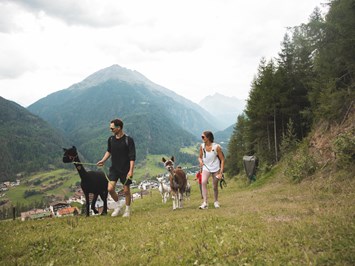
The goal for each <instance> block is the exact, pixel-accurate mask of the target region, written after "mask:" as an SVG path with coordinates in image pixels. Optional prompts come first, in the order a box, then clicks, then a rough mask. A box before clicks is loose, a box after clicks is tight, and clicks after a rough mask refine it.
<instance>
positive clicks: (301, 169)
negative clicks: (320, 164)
mask: <svg viewBox="0 0 355 266" xmlns="http://www.w3.org/2000/svg"><path fill="white" fill-rule="evenodd" d="M285 160H286V164H287V166H286V169H285V171H284V174H285V175H286V176H288V177H290V178H291V179H292V180H293V181H295V182H301V181H302V180H303V179H304V178H306V177H309V176H311V175H313V174H314V172H315V171H316V169H317V163H316V161H315V160H314V159H313V157H312V156H311V155H310V154H309V151H308V145H307V143H306V142H303V143H302V144H301V145H299V147H298V149H297V150H296V151H295V152H291V153H289V154H288V155H287V156H286V158H285Z"/></svg>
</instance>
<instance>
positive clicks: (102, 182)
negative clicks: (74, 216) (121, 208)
mask: <svg viewBox="0 0 355 266" xmlns="http://www.w3.org/2000/svg"><path fill="white" fill-rule="evenodd" d="M63 150H64V155H63V163H74V165H75V167H76V169H77V170H78V173H79V176H80V179H81V188H82V190H83V192H84V195H85V201H86V216H89V215H90V200H89V193H92V194H94V198H93V200H92V202H91V209H92V210H93V212H94V213H95V214H97V213H99V212H98V211H97V210H96V208H95V203H96V200H97V197H98V195H100V197H101V199H102V201H103V202H104V209H103V211H102V213H101V215H106V214H107V195H108V191H107V184H108V180H107V178H106V175H105V173H103V172H101V171H86V170H85V168H84V167H83V166H82V164H81V163H80V160H79V156H78V152H77V150H76V148H75V146H73V147H72V148H70V149H65V148H63Z"/></svg>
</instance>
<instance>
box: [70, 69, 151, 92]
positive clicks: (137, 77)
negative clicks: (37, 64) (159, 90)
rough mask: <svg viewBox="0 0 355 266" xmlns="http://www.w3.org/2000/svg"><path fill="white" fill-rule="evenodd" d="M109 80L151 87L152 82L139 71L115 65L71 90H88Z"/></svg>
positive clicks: (96, 73)
mask: <svg viewBox="0 0 355 266" xmlns="http://www.w3.org/2000/svg"><path fill="white" fill-rule="evenodd" d="M107 80H120V81H125V82H127V83H130V84H145V85H151V81H149V80H148V79H147V78H146V77H145V76H143V75H142V74H141V73H139V72H138V71H136V70H130V69H128V68H124V67H121V66H120V65H117V64H114V65H112V66H110V67H106V68H103V69H101V70H99V71H97V72H95V73H93V74H91V75H90V76H88V77H87V78H85V79H84V80H83V81H81V82H79V83H76V84H74V85H72V86H71V87H70V89H86V88H89V87H93V86H95V85H98V84H100V83H103V82H105V81H107Z"/></svg>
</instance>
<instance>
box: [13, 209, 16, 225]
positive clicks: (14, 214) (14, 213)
mask: <svg viewBox="0 0 355 266" xmlns="http://www.w3.org/2000/svg"><path fill="white" fill-rule="evenodd" d="M12 219H13V220H14V221H15V219H16V208H15V206H13V207H12Z"/></svg>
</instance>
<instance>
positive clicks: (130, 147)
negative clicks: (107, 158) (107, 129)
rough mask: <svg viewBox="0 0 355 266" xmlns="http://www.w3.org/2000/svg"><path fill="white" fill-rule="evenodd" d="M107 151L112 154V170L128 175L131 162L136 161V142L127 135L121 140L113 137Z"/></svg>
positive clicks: (109, 140)
mask: <svg viewBox="0 0 355 266" xmlns="http://www.w3.org/2000/svg"><path fill="white" fill-rule="evenodd" d="M126 138H127V139H126ZM107 151H108V152H109V153H110V154H111V162H112V168H113V169H115V170H116V171H117V172H119V173H124V174H127V173H128V171H129V167H130V161H135V160H136V148H135V144H134V140H133V139H132V138H131V137H130V136H127V135H123V136H122V137H121V138H119V139H116V137H115V136H111V137H110V138H109V139H108V143H107Z"/></svg>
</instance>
